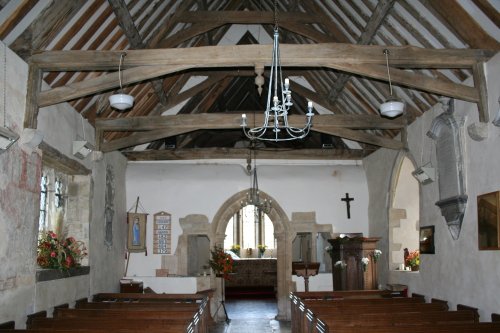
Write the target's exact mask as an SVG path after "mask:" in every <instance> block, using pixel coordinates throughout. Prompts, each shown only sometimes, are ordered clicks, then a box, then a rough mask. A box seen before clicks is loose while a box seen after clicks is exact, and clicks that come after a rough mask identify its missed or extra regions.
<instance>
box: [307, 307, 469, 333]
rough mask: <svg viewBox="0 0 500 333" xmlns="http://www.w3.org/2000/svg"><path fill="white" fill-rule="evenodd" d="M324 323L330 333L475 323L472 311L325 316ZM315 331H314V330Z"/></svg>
mask: <svg viewBox="0 0 500 333" xmlns="http://www.w3.org/2000/svg"><path fill="white" fill-rule="evenodd" d="M321 318H322V322H323V323H324V324H326V325H328V328H329V331H330V333H332V332H337V330H338V329H340V328H343V327H353V326H356V327H365V329H368V328H371V327H372V326H401V325H415V326H417V325H443V324H444V325H449V324H456V323H471V324H472V323H474V314H473V313H472V312H471V311H438V312H426V313H422V312H399V313H369V314H365V313H360V314H358V315H349V316H334V317H329V316H323V317H321ZM312 331H314V330H312Z"/></svg>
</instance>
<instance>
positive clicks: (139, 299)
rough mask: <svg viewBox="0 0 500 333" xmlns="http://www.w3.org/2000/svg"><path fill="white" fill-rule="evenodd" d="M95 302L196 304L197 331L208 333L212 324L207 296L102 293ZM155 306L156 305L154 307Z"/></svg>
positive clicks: (95, 297) (96, 297) (97, 295)
mask: <svg viewBox="0 0 500 333" xmlns="http://www.w3.org/2000/svg"><path fill="white" fill-rule="evenodd" d="M93 300H94V302H92V303H103V304H117V303H122V304H140V303H147V305H150V304H152V303H157V304H163V305H165V306H166V305H168V304H170V305H171V306H172V307H175V308H181V307H184V305H185V304H193V305H194V304H196V305H198V306H199V309H198V312H197V314H198V315H197V319H196V320H195V321H193V322H196V325H195V326H196V327H195V328H196V331H199V332H201V333H205V332H208V327H209V325H210V324H211V323H212V317H211V315H210V309H209V306H208V304H209V298H208V296H207V295H200V294H138V293H100V294H96V295H94V297H93ZM78 306H81V307H85V306H86V305H85V302H82V303H81V304H79V305H78ZM152 306H154V305H152Z"/></svg>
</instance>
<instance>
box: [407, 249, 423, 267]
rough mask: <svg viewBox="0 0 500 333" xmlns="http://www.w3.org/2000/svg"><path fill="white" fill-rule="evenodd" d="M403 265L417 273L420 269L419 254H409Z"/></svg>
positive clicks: (417, 252)
mask: <svg viewBox="0 0 500 333" xmlns="http://www.w3.org/2000/svg"><path fill="white" fill-rule="evenodd" d="M405 265H406V266H407V267H410V268H411V270H412V271H418V270H419V268H420V252H419V251H418V250H415V251H412V252H410V253H409V254H408V256H407V257H406V259H405Z"/></svg>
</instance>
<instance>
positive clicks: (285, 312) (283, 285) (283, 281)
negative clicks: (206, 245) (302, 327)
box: [210, 189, 293, 320]
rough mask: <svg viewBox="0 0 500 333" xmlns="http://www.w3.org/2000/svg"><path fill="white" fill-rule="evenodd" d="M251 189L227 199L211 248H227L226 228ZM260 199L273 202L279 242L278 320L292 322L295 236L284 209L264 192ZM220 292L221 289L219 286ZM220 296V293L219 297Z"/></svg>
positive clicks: (215, 223) (218, 215)
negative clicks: (225, 240)
mask: <svg viewBox="0 0 500 333" xmlns="http://www.w3.org/2000/svg"><path fill="white" fill-rule="evenodd" d="M248 191H249V189H247V190H243V191H241V192H238V193H236V194H234V195H233V196H231V197H230V198H229V199H227V200H226V201H225V202H224V203H223V204H222V206H221V207H220V208H219V210H218V211H217V213H216V214H215V216H214V219H213V221H212V223H211V226H212V228H211V232H210V234H211V235H210V236H211V237H210V243H211V244H210V245H211V246H212V247H213V246H215V245H216V244H218V245H221V244H224V238H225V237H226V227H227V224H228V222H229V220H230V218H231V217H232V216H233V215H234V214H235V213H236V212H237V211H239V210H240V208H241V202H242V201H244V200H245V199H246V195H247V192H248ZM259 195H260V197H261V198H262V199H268V200H272V202H273V204H272V208H271V210H270V212H269V213H268V214H267V215H268V216H269V218H270V219H271V221H272V223H273V226H274V237H275V238H276V247H277V252H276V258H277V282H278V290H277V300H278V315H277V319H280V320H289V319H290V304H289V301H288V293H289V292H290V288H291V285H292V278H291V272H292V258H291V253H292V240H293V238H291V236H293V235H292V233H291V232H290V221H289V219H288V217H287V215H286V213H285V211H284V210H283V209H282V208H281V206H280V205H279V204H278V202H277V201H276V200H275V199H274V198H272V197H271V196H269V195H268V194H266V193H265V192H262V191H260V192H259ZM216 288H220V286H216ZM217 294H219V293H217Z"/></svg>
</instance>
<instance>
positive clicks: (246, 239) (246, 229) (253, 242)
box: [224, 205, 275, 249]
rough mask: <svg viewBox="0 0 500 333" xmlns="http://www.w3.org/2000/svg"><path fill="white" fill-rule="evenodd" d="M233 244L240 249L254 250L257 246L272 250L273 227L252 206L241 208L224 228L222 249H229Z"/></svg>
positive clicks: (273, 242)
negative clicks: (224, 234) (261, 245)
mask: <svg viewBox="0 0 500 333" xmlns="http://www.w3.org/2000/svg"><path fill="white" fill-rule="evenodd" d="M235 244H238V245H240V246H241V248H242V249H248V248H251V249H256V248H257V245H259V244H264V245H266V246H267V249H274V248H275V240H274V226H273V223H272V222H271V219H270V218H269V216H267V214H265V213H264V212H262V211H261V210H260V209H258V208H257V207H255V206H253V205H248V206H245V207H243V208H241V209H240V210H239V211H238V212H237V213H236V214H234V216H233V217H232V218H231V219H230V220H229V223H228V225H227V227H226V239H225V241H224V248H226V249H230V248H231V246H233V245H235Z"/></svg>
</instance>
